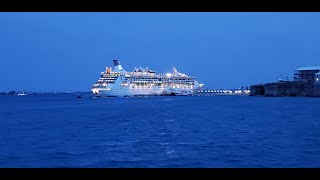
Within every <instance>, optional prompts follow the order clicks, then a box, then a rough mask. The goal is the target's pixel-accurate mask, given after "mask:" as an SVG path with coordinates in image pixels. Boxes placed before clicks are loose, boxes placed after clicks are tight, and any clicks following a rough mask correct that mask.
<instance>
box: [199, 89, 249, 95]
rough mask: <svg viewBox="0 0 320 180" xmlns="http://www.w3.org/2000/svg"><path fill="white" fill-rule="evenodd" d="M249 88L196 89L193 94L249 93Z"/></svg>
mask: <svg viewBox="0 0 320 180" xmlns="http://www.w3.org/2000/svg"><path fill="white" fill-rule="evenodd" d="M249 94H250V90H249V89H248V88H247V89H205V90H198V91H197V92H196V93H194V94H193V95H194V96H222V95H224V96H225V95H249Z"/></svg>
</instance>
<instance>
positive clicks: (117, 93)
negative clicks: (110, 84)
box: [92, 87, 194, 97]
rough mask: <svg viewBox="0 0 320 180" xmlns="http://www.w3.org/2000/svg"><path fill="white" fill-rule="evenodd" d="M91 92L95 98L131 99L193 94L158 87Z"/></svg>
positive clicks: (187, 91)
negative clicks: (133, 97) (134, 97)
mask: <svg viewBox="0 0 320 180" xmlns="http://www.w3.org/2000/svg"><path fill="white" fill-rule="evenodd" d="M92 92H93V93H94V94H95V95H96V96H105V97H132V96H160V95H171V94H172V93H173V94H174V95H177V96H179V95H181V96H191V95H192V94H193V92H194V90H193V89H172V88H171V87H166V88H165V87H160V88H137V89H130V88H119V89H116V90H113V89H109V88H101V89H92Z"/></svg>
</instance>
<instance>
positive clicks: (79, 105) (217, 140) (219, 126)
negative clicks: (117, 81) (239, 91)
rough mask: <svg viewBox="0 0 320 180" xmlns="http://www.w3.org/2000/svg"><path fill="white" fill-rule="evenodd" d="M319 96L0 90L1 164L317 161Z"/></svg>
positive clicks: (286, 163) (179, 164) (316, 164)
mask: <svg viewBox="0 0 320 180" xmlns="http://www.w3.org/2000/svg"><path fill="white" fill-rule="evenodd" d="M319 109H320V98H264V97H242V96H215V97H148V98H107V99H91V98H87V97H86V98H82V99H76V98H75V96H74V95H47V96H23V97H17V96H0V128H1V131H0V167H320V112H319Z"/></svg>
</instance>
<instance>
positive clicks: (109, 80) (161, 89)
mask: <svg viewBox="0 0 320 180" xmlns="http://www.w3.org/2000/svg"><path fill="white" fill-rule="evenodd" d="M202 86H203V84H199V83H198V81H197V80H196V78H194V77H190V76H188V75H186V74H183V73H180V72H178V71H177V69H176V68H173V71H172V73H166V74H156V72H155V71H153V70H150V69H148V68H141V67H140V68H134V71H132V72H127V71H125V70H124V69H123V68H122V66H121V65H120V62H119V61H118V60H113V67H106V70H105V71H104V72H101V77H100V78H99V80H98V81H97V82H96V83H95V84H93V86H92V89H91V90H92V92H93V93H94V94H95V96H107V97H131V96H152V95H178V96H179V95H187V96H191V95H192V94H193V93H194V92H196V91H198V90H199V89H200V88H201V87H202Z"/></svg>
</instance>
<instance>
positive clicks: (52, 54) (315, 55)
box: [0, 12, 320, 91]
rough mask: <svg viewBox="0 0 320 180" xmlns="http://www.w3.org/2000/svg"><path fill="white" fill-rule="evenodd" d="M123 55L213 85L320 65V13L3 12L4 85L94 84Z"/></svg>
mask: <svg viewBox="0 0 320 180" xmlns="http://www.w3.org/2000/svg"><path fill="white" fill-rule="evenodd" d="M114 58H118V59H119V60H120V62H121V64H122V66H123V68H124V69H125V70H127V71H131V70H133V68H134V67H139V66H142V67H145V66H147V67H149V68H150V69H153V70H155V71H157V72H159V73H166V72H168V71H170V70H171V67H172V66H175V67H177V69H178V71H181V72H183V73H186V74H189V75H192V76H195V77H197V79H198V80H199V81H200V82H201V83H204V84H205V86H206V87H207V88H238V87H240V86H242V85H243V86H250V85H252V84H257V83H266V82H272V81H276V80H278V79H279V78H280V77H282V78H283V79H286V77H287V76H288V78H289V79H290V80H291V79H292V77H293V72H294V69H296V68H299V67H301V66H313V65H320V61H319V60H320V13H217V12H216V13H152V12H151V13H0V60H1V61H0V63H1V64H0V77H1V78H0V91H9V90H32V91H77V90H79V91H89V90H90V87H91V85H92V84H93V83H95V82H96V80H97V79H98V78H99V75H100V72H101V71H104V70H105V67H106V66H111V65H112V60H113V59H114Z"/></svg>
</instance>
